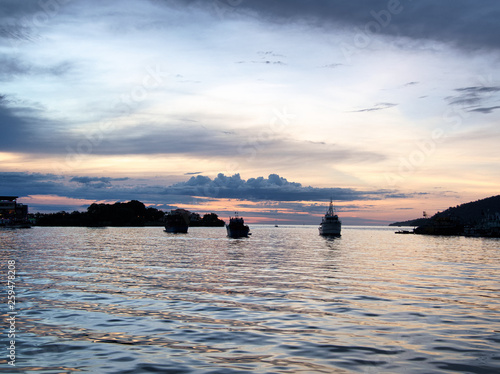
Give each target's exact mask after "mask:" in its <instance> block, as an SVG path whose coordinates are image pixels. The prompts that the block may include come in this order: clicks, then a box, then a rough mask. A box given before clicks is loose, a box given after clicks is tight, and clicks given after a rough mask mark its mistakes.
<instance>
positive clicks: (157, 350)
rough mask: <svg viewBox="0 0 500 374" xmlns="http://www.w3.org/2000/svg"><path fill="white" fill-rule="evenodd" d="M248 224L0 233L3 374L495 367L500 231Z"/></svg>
mask: <svg viewBox="0 0 500 374" xmlns="http://www.w3.org/2000/svg"><path fill="white" fill-rule="evenodd" d="M251 229H252V233H253V235H252V236H251V237H250V238H248V239H237V240H235V239H229V238H226V237H225V229H224V228H190V229H189V233H188V234H180V235H175V234H168V233H165V232H163V230H162V228H158V227H155V228H99V229H95V228H94V229H92V228H42V227H35V228H32V229H25V230H4V231H0V248H1V249H0V254H1V259H2V263H1V266H0V267H1V269H2V274H1V276H2V277H3V278H2V287H3V290H2V292H1V294H2V300H1V302H2V305H1V306H0V308H1V309H0V313H1V314H2V320H3V322H4V321H6V319H7V301H6V297H5V296H6V294H7V292H6V288H5V280H6V278H7V261H9V260H15V261H16V270H17V278H16V293H17V298H18V300H17V301H18V302H17V304H16V311H17V312H18V314H17V316H16V329H17V331H16V366H15V367H11V366H9V365H8V364H7V361H8V358H7V354H6V352H7V351H8V350H7V349H5V348H7V347H8V342H7V341H8V338H7V332H6V330H5V329H2V330H3V331H2V335H1V337H0V342H1V344H2V347H1V349H2V351H3V353H2V355H1V356H0V372H16V370H17V371H18V372H30V371H33V372H40V373H66V372H82V373H148V372H157V373H248V372H252V373H498V372H500V241H499V240H495V239H478V238H463V237H449V238H446V237H430V236H417V235H395V234H394V231H395V229H393V228H387V227H381V228H376V227H344V228H343V232H342V234H343V235H342V237H341V238H337V239H325V238H322V237H320V236H319V235H318V231H317V227H313V226H287V227H286V226H283V227H277V228H276V227H273V226H256V225H254V226H252V227H251ZM2 326H5V325H4V324H3V325H2Z"/></svg>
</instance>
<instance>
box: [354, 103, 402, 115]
mask: <svg viewBox="0 0 500 374" xmlns="http://www.w3.org/2000/svg"><path fill="white" fill-rule="evenodd" d="M397 105H398V104H394V103H377V104H375V106H373V107H371V108H364V109H359V110H353V111H352V112H353V113H362V112H375V111H377V110H384V109H389V108H392V107H395V106H397Z"/></svg>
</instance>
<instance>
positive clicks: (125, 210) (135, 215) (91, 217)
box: [33, 200, 224, 227]
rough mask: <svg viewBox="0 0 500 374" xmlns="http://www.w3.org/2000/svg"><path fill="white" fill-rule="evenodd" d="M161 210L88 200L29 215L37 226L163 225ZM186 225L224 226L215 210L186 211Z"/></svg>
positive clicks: (132, 204) (134, 204) (131, 204)
mask: <svg viewBox="0 0 500 374" xmlns="http://www.w3.org/2000/svg"><path fill="white" fill-rule="evenodd" d="M164 217H165V212H164V211H162V210H159V209H156V208H153V207H146V206H145V205H144V204H143V203H142V202H140V201H137V200H132V201H129V202H126V203H122V202H117V203H114V204H96V203H94V204H92V205H90V206H89V207H88V208H87V211H86V212H79V211H73V212H71V213H70V212H65V211H62V212H57V213H36V214H34V215H33V218H34V219H35V224H36V225H38V226H89V227H103V226H163V225H164V224H165V223H164ZM189 218H190V224H189V225H190V226H224V221H223V220H221V219H219V218H218V216H217V214H215V213H207V214H205V215H204V216H203V217H201V216H200V215H199V214H198V213H191V212H189Z"/></svg>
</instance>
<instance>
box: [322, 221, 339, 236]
mask: <svg viewBox="0 0 500 374" xmlns="http://www.w3.org/2000/svg"><path fill="white" fill-rule="evenodd" d="M341 229H342V227H341V224H340V223H333V224H321V225H320V227H319V228H318V230H319V234H320V235H323V236H340V235H341V234H340V232H341Z"/></svg>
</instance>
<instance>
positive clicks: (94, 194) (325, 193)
mask: <svg viewBox="0 0 500 374" xmlns="http://www.w3.org/2000/svg"><path fill="white" fill-rule="evenodd" d="M0 190H2V191H3V194H6V195H18V196H29V195H55V196H61V197H68V198H75V199H90V200H111V201H114V200H116V201H126V200H132V199H138V200H142V201H143V202H147V203H154V204H162V203H167V204H172V203H176V202H178V203H182V202H187V201H190V202H193V201H195V200H193V199H196V198H203V199H205V198H228V199H239V200H248V201H255V202H258V201H279V202H290V201H305V202H307V201H311V202H315V201H328V200H329V199H330V197H331V198H333V199H334V200H335V201H340V202H347V201H359V200H380V199H385V198H405V197H408V196H409V195H404V194H399V193H397V192H396V191H391V190H383V189H382V190H356V189H352V188H317V187H311V186H302V185H301V184H300V183H295V182H290V181H288V180H287V179H285V178H283V177H280V176H279V175H277V174H270V175H269V176H268V177H267V178H264V177H258V178H249V179H247V180H244V179H242V178H241V177H240V175H239V174H235V175H232V176H226V175H224V174H222V173H221V174H219V175H218V176H217V177H216V178H214V179H211V178H210V177H207V176H203V175H197V176H193V177H191V178H190V179H189V180H187V181H185V182H180V183H175V184H172V185H170V186H166V187H165V186H159V185H148V184H147V183H144V181H140V180H133V179H130V178H110V177H86V176H73V177H61V176H57V175H53V174H39V173H22V172H0Z"/></svg>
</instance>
